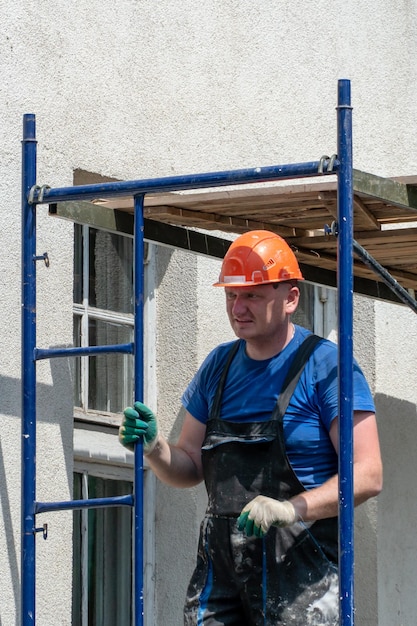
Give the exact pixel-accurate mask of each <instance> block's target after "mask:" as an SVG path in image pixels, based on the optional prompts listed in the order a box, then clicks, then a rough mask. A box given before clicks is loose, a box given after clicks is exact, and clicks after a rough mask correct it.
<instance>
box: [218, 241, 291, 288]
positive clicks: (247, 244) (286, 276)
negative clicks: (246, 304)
mask: <svg viewBox="0 0 417 626" xmlns="http://www.w3.org/2000/svg"><path fill="white" fill-rule="evenodd" d="M284 280H303V275H302V274H301V271H300V268H299V266H298V262H297V259H296V258H295V254H294V252H293V251H292V250H291V248H290V247H289V245H288V244H287V242H286V241H284V239H283V238H282V237H280V236H279V235H277V234H276V233H273V232H270V231H268V230H252V231H250V232H248V233H244V234H243V235H240V237H238V238H237V239H235V241H234V242H233V243H232V244H231V246H230V248H229V249H228V251H227V252H226V254H225V257H224V259H223V264H222V268H221V271H220V276H219V280H218V282H217V283H214V285H213V287H247V286H251V285H262V284H264V283H278V282H282V281H284Z"/></svg>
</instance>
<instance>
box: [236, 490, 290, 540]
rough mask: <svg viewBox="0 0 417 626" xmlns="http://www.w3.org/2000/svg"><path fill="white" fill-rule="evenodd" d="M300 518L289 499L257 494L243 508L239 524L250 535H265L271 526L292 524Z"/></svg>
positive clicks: (240, 528) (239, 527)
mask: <svg viewBox="0 0 417 626" xmlns="http://www.w3.org/2000/svg"><path fill="white" fill-rule="evenodd" d="M298 519H299V518H298V515H297V513H296V512H295V509H294V506H293V504H292V503H291V502H290V501H289V500H283V501H281V500H274V499H273V498H268V497H267V496H256V498H254V499H253V500H251V501H250V502H249V503H248V504H247V505H246V506H245V508H244V509H243V510H242V512H241V514H240V515H239V517H238V520H237V526H238V529H239V530H243V531H244V532H245V534H246V535H247V536H248V537H251V536H255V537H263V536H264V535H265V534H266V533H267V532H268V530H269V529H270V527H271V526H280V527H282V526H290V525H291V524H294V523H295V522H296V521H298Z"/></svg>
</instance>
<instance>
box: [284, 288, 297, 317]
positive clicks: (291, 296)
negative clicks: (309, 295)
mask: <svg viewBox="0 0 417 626" xmlns="http://www.w3.org/2000/svg"><path fill="white" fill-rule="evenodd" d="M299 301H300V290H299V288H298V287H297V286H296V285H294V286H293V287H291V289H289V290H288V295H287V313H294V312H295V310H296V309H297V306H298V303H299Z"/></svg>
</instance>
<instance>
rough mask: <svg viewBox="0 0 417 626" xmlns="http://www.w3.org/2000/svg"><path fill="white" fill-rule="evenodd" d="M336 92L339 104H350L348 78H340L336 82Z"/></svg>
mask: <svg viewBox="0 0 417 626" xmlns="http://www.w3.org/2000/svg"><path fill="white" fill-rule="evenodd" d="M337 94H338V98H337V101H338V104H339V106H350V102H351V100H350V98H351V95H350V80H348V79H347V78H341V79H340V80H339V81H338V83H337Z"/></svg>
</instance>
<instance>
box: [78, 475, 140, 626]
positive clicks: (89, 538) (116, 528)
mask: <svg viewBox="0 0 417 626" xmlns="http://www.w3.org/2000/svg"><path fill="white" fill-rule="evenodd" d="M81 480H82V476H81V474H75V475H74V497H75V498H81V497H82V490H81ZM129 493H132V483H130V482H126V481H120V480H104V479H102V478H97V477H95V476H91V475H89V476H88V497H89V498H108V497H113V496H120V495H126V494H129ZM84 497H85V494H84ZM84 513H85V512H84ZM73 516H74V518H73V519H74V564H73V565H74V566H73V610H72V624H73V626H81V625H82V623H83V622H82V612H83V607H82V599H81V589H82V588H83V585H84V586H85V588H86V589H87V598H88V600H87V603H86V605H88V606H85V607H84V611H86V612H87V614H88V622H87V623H88V626H114V625H115V624H126V625H129V624H131V621H132V608H131V607H132V510H131V508H130V507H107V508H99V509H89V510H88V512H87V528H86V529H83V528H82V517H83V514H82V512H81V511H74V513H73ZM85 517H86V516H85V515H84V518H85ZM83 553H84V558H85V559H87V562H88V568H87V570H88V571H87V580H84V581H83V580H82V577H83V573H82V572H83V567H82V560H83V559H82V554H83Z"/></svg>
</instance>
